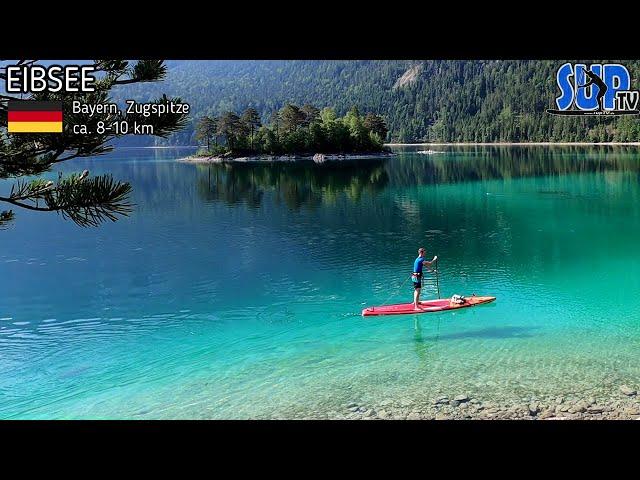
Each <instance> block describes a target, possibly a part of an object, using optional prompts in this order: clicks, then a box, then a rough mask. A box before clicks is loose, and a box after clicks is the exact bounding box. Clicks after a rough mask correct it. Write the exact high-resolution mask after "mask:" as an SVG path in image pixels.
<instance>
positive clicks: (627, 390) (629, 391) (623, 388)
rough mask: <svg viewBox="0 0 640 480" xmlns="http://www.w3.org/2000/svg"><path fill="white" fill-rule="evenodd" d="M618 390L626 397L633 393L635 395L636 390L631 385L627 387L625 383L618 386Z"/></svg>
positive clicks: (631, 395)
mask: <svg viewBox="0 0 640 480" xmlns="http://www.w3.org/2000/svg"><path fill="white" fill-rule="evenodd" d="M620 391H621V392H622V393H623V394H624V395H626V396H627V397H633V396H634V395H636V394H637V393H638V392H637V391H636V390H634V389H633V388H631V387H628V386H627V385H622V386H621V387H620Z"/></svg>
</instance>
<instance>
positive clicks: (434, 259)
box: [422, 255, 438, 267]
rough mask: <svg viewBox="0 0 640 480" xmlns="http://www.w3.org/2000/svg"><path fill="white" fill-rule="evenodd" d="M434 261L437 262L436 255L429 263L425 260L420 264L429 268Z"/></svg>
mask: <svg viewBox="0 0 640 480" xmlns="http://www.w3.org/2000/svg"><path fill="white" fill-rule="evenodd" d="M436 260H438V256H437V255H436V256H435V257H433V258H432V259H431V261H429V260H425V261H424V262H422V264H423V265H426V266H428V267H430V266H431V264H432V263H433V262H435V261H436Z"/></svg>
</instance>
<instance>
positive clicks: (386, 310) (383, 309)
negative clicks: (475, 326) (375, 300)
mask: <svg viewBox="0 0 640 480" xmlns="http://www.w3.org/2000/svg"><path fill="white" fill-rule="evenodd" d="M495 299H496V297H477V296H471V297H466V299H465V300H466V301H465V303H454V302H452V301H451V299H450V298H442V299H440V300H424V301H421V302H420V307H421V310H416V309H415V308H414V306H413V303H398V304H396V305H381V306H379V307H367V308H365V309H364V310H362V316H363V317H373V316H376V315H416V314H419V313H433V312H444V311H446V310H458V309H460V308H467V307H475V306H476V305H482V304H483V303H489V302H493V301H494V300H495Z"/></svg>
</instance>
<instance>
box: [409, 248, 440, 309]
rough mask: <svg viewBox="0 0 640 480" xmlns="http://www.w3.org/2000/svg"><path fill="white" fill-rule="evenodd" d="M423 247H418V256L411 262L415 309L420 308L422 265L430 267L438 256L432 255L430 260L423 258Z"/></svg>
mask: <svg viewBox="0 0 640 480" xmlns="http://www.w3.org/2000/svg"><path fill="white" fill-rule="evenodd" d="M425 253H426V251H425V249H424V248H422V247H420V248H419V249H418V258H416V260H415V261H414V262H413V273H412V274H411V280H413V289H414V290H413V307H414V308H415V309H416V310H422V309H421V308H420V290H421V289H422V267H423V266H424V265H426V266H428V267H430V266H431V264H432V263H433V262H435V261H436V260H438V256H437V255H436V256H435V257H433V259H432V260H431V261H429V260H425V259H424V254H425Z"/></svg>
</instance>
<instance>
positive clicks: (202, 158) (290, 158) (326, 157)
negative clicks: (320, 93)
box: [178, 152, 396, 163]
mask: <svg viewBox="0 0 640 480" xmlns="http://www.w3.org/2000/svg"><path fill="white" fill-rule="evenodd" d="M395 155H396V153H393V152H372V153H345V154H339V153H316V154H315V155H251V156H232V155H229V154H224V155H213V156H206V155H193V156H190V157H185V158H180V159H178V161H179V162H184V163H249V162H260V163H273V162H297V161H313V162H315V163H324V162H327V161H344V160H365V159H371V158H386V157H392V156H395Z"/></svg>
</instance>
